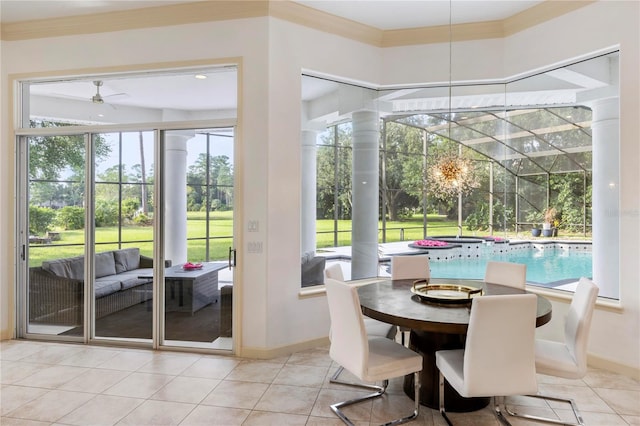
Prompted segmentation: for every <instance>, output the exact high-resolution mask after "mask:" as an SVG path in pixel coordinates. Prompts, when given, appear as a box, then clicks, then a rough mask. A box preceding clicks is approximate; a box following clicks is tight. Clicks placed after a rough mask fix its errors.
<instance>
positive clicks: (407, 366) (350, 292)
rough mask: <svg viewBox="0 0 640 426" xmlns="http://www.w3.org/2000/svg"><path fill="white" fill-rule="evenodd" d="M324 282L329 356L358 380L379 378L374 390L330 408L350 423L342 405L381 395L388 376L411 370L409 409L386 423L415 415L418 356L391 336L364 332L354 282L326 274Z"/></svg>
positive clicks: (420, 364) (417, 410) (417, 399)
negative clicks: (412, 382)
mask: <svg viewBox="0 0 640 426" xmlns="http://www.w3.org/2000/svg"><path fill="white" fill-rule="evenodd" d="M325 286H326V289H327V300H328V302H329V315H330V316H331V347H330V349H329V355H330V356H331V359H333V360H334V361H335V362H336V363H338V364H339V365H341V366H344V368H346V369H347V370H348V371H350V372H351V373H352V374H353V375H354V376H356V377H357V378H358V379H359V380H362V381H365V382H379V381H382V386H377V387H376V388H377V390H376V391H375V392H374V393H372V394H369V395H366V396H363V397H359V398H355V399H351V400H348V401H344V402H339V403H336V404H332V405H331V410H333V412H334V413H335V414H336V415H337V416H338V417H339V418H340V419H341V420H342V421H343V422H344V423H346V424H353V423H351V421H350V420H349V419H348V418H347V417H346V416H345V414H344V413H343V412H342V411H341V409H342V408H343V407H346V406H348V405H352V404H356V403H359V402H362V401H367V400H369V399H372V398H376V397H378V396H381V395H383V394H384V392H385V390H386V388H387V385H388V384H389V379H391V378H394V377H400V376H404V375H407V374H412V373H414V376H415V377H414V380H415V397H414V399H415V401H414V405H415V407H414V410H413V412H412V413H411V414H410V415H408V416H406V417H403V418H400V419H397V420H393V421H391V422H390V423H387V424H389V425H392V424H400V423H404V422H407V421H409V420H413V419H415V418H416V417H417V416H418V413H419V409H420V402H419V400H420V397H419V395H420V374H419V372H420V371H421V370H422V357H421V356H420V355H418V354H417V353H415V352H413V351H412V350H410V349H407V348H405V347H404V346H402V345H400V344H398V343H396V342H394V341H393V340H390V339H386V338H384V337H374V336H368V335H367V332H366V329H365V326H364V318H363V315H362V310H361V307H360V299H359V297H358V292H357V288H356V287H355V286H352V285H349V284H346V283H344V282H341V281H337V280H334V279H331V278H327V280H326V282H325Z"/></svg>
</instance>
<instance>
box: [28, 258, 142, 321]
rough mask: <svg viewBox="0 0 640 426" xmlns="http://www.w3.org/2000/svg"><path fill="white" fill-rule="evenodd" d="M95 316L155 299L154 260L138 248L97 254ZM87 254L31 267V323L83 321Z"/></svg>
mask: <svg viewBox="0 0 640 426" xmlns="http://www.w3.org/2000/svg"><path fill="white" fill-rule="evenodd" d="M94 269H95V277H96V278H95V282H94V297H95V316H96V318H101V317H104V316H106V315H109V314H112V313H114V312H117V311H119V310H122V309H125V308H128V307H130V306H133V305H135V304H137V303H141V302H144V301H146V300H150V299H151V298H152V280H151V279H150V278H141V276H146V277H150V276H151V274H152V271H153V259H151V258H150V257H146V256H142V255H141V254H140V249H138V248H126V249H121V250H112V251H106V252H102V253H96V255H95V267H94ZM83 306H84V256H77V257H69V258H63V259H54V260H47V261H44V262H42V266H38V267H33V268H29V322H30V323H44V324H56V325H73V326H78V325H81V324H82V314H83Z"/></svg>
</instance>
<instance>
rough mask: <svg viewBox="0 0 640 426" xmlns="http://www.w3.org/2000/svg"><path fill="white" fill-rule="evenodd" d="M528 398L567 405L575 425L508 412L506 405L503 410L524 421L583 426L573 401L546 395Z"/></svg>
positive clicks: (573, 425)
mask: <svg viewBox="0 0 640 426" xmlns="http://www.w3.org/2000/svg"><path fill="white" fill-rule="evenodd" d="M527 396H530V397H532V398H540V399H545V400H547V399H548V400H551V401H559V402H565V403H567V404H569V405H571V409H572V410H573V415H574V416H575V418H576V421H577V422H576V423H568V422H565V421H562V420H556V419H551V418H548V417H540V416H533V415H530V414H520V413H517V412H515V411H511V410H509V407H507V406H506V405H505V406H504V408H505V410H506V412H507V413H509V414H510V415H512V416H514V417H521V418H524V419H530V420H537V421H540V422H546V423H554V424H557V425H566V426H584V420H583V419H582V415H581V414H580V411H578V406H577V405H576V403H575V401H574V400H573V399H570V398H569V399H567V398H558V397H555V396H548V395H542V394H538V395H527Z"/></svg>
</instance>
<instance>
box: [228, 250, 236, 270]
mask: <svg viewBox="0 0 640 426" xmlns="http://www.w3.org/2000/svg"><path fill="white" fill-rule="evenodd" d="M234 266H236V249H234V248H231V247H229V269H231V268H232V267H234Z"/></svg>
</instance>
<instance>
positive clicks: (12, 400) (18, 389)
mask: <svg viewBox="0 0 640 426" xmlns="http://www.w3.org/2000/svg"><path fill="white" fill-rule="evenodd" d="M47 392H49V391H48V390H47V389H38V388H29V387H25V386H3V387H2V389H0V414H1V415H3V416H4V415H6V414H7V413H9V412H11V411H13V410H15V409H16V408H18V407H20V406H22V405H24V404H26V403H27V402H30V401H33V400H34V399H36V398H39V397H41V396H42V395H44V394H45V393H47ZM0 424H2V422H0Z"/></svg>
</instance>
